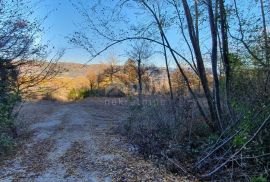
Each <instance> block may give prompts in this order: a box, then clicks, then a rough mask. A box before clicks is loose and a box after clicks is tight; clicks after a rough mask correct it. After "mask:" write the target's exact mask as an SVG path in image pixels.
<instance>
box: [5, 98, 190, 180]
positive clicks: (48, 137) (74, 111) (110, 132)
mask: <svg viewBox="0 0 270 182" xmlns="http://www.w3.org/2000/svg"><path fill="white" fill-rule="evenodd" d="M108 99H109V98H89V99H86V100H83V101H79V102H73V103H58V102H53V101H39V102H33V103H26V104H24V106H23V108H22V110H21V114H20V118H21V119H20V120H21V121H20V123H23V125H22V126H21V127H25V128H27V129H28V133H29V136H28V137H24V138H23V139H21V143H22V144H21V145H19V146H18V147H17V149H16V150H17V153H16V154H15V157H14V156H10V157H9V159H6V160H4V161H1V163H0V168H1V170H0V181H1V182H2V181H3V182H6V181H7V182H8V181H23V182H29V181H37V182H60V181H61V182H62V181H63V182H64V181H70V182H73V181H74V182H77V181H78V182H79V181H89V182H96V181H185V180H184V178H180V177H177V176H174V175H172V174H170V173H168V172H166V170H165V169H163V168H158V167H157V166H155V165H154V164H153V163H151V162H150V161H145V160H144V159H143V158H141V157H140V156H139V155H138V154H137V153H136V152H134V147H132V145H130V144H128V142H127V141H126V139H125V137H122V136H121V135H120V134H119V129H117V128H118V127H119V126H120V125H121V123H122V121H124V120H125V119H126V118H127V116H128V108H127V106H121V105H111V104H108V103H107V104H105V103H106V102H105V101H108ZM109 100H110V99H109Z"/></svg>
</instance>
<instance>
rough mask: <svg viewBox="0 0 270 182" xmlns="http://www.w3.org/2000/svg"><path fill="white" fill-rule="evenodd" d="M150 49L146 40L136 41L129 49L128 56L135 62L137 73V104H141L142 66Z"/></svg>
mask: <svg viewBox="0 0 270 182" xmlns="http://www.w3.org/2000/svg"><path fill="white" fill-rule="evenodd" d="M151 55H152V49H151V46H150V45H149V44H148V43H147V42H146V41H139V42H136V43H135V44H134V45H133V46H132V49H131V51H130V52H129V56H130V58H131V59H132V60H134V61H135V62H136V63H137V68H136V69H137V75H138V86H139V88H138V97H139V104H140V106H142V89H143V88H142V75H143V67H145V65H144V64H145V63H146V61H147V60H148V59H149V58H150V57H151Z"/></svg>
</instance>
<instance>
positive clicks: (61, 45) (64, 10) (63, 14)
mask: <svg viewBox="0 0 270 182" xmlns="http://www.w3.org/2000/svg"><path fill="white" fill-rule="evenodd" d="M30 1H31V2H33V4H34V6H35V7H36V8H35V14H34V16H35V17H37V18H39V19H43V18H44V17H45V16H47V15H48V17H47V18H46V20H45V21H44V22H43V23H42V26H43V27H44V31H43V35H42V37H43V39H42V40H43V42H47V41H49V42H50V45H51V46H54V47H55V50H60V49H66V52H65V55H64V56H63V57H62V58H61V61H65V62H77V63H82V64H84V63H87V62H88V61H89V59H90V57H91V56H90V55H89V53H88V52H86V51H85V50H83V49H82V48H79V47H75V46H74V45H72V44H71V43H69V42H68V37H71V36H72V35H73V34H74V32H75V31H79V30H80V28H81V25H83V24H84V21H85V19H84V18H83V17H82V15H81V14H80V13H79V12H78V10H76V8H75V7H74V6H73V5H72V3H71V2H70V1H72V0H30ZM73 1H82V2H85V3H89V4H91V3H92V2H94V1H101V0H73ZM247 1H250V0H247ZM247 1H242V2H241V1H240V2H239V3H240V4H241V8H242V9H246V12H245V11H244V12H243V15H248V14H250V12H251V11H250V9H249V8H246V6H247V7H248V6H249V5H250V4H249V3H245V2H247ZM103 2H106V6H112V2H113V0H106V1H105V0H103ZM125 11H126V12H125V13H126V14H127V16H129V15H130V14H131V13H132V12H130V11H131V9H127V10H125ZM255 13H259V12H255ZM105 16H106V14H105ZM130 21H131V22H136V21H144V20H141V19H140V20H138V19H136V17H135V16H134V14H133V16H132V17H131V18H130ZM145 21H146V22H147V20H145ZM119 26H120V25H119ZM207 26H208V24H207ZM116 27H117V26H116ZM178 29H179V28H178V27H176V28H175V30H176V31H174V32H167V36H168V39H169V40H170V42H171V44H172V46H173V47H177V48H178V50H180V51H181V53H183V54H184V55H188V52H187V47H186V46H185V45H184V44H183V40H180V39H179V36H178V35H179V32H177V31H179V30H178ZM177 34H178V35H177ZM200 36H201V39H202V40H204V45H202V49H204V52H207V51H208V50H209V48H211V39H210V37H209V30H208V32H207V30H206V31H202V32H201V33H200ZM204 36H205V37H204ZM127 45H128V44H124V45H120V46H115V47H113V48H111V49H109V50H108V51H107V52H105V53H103V54H102V55H101V56H99V57H97V58H96V59H95V60H93V61H91V63H100V62H106V60H108V59H109V57H110V56H111V55H115V56H116V57H118V58H119V59H120V61H121V62H122V63H123V62H124V61H125V60H127V59H128V57H127V56H126V54H125V53H124V54H123V52H125V50H127V47H128V46H127ZM155 46H156V45H155ZM98 48H100V47H98V45H97V49H98ZM151 62H152V63H154V64H155V65H157V66H164V58H163V57H162V55H160V54H155V55H154V56H152V57H151ZM170 63H171V64H170V65H171V66H174V64H173V61H171V59H170Z"/></svg>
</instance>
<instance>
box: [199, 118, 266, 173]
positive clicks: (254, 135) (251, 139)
mask: <svg viewBox="0 0 270 182" xmlns="http://www.w3.org/2000/svg"><path fill="white" fill-rule="evenodd" d="M269 119H270V115H268V117H267V118H266V119H265V120H264V121H263V123H262V124H261V126H260V127H259V128H258V129H257V131H256V132H255V133H254V134H253V136H252V137H251V138H250V139H249V140H248V141H247V142H246V143H245V144H244V145H243V146H242V147H241V148H240V149H239V150H238V151H236V152H235V153H234V154H233V155H231V156H230V157H229V158H228V159H227V160H226V161H225V162H223V163H222V164H221V165H219V166H218V167H217V168H215V169H214V170H213V171H211V172H210V173H207V174H204V175H202V176H201V177H202V178H205V177H210V176H212V175H213V174H215V173H216V172H217V171H219V170H220V169H221V168H222V167H223V166H225V165H226V164H227V163H228V162H230V161H231V160H232V159H233V158H234V157H235V156H236V155H238V154H239V153H240V152H241V151H242V150H243V149H244V148H245V147H246V146H247V145H248V144H249V143H250V142H251V141H253V140H254V138H255V137H256V136H257V135H258V134H259V133H260V131H261V130H262V129H263V128H264V126H265V125H266V123H267V122H268V121H269Z"/></svg>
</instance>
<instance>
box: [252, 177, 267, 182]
mask: <svg viewBox="0 0 270 182" xmlns="http://www.w3.org/2000/svg"><path fill="white" fill-rule="evenodd" d="M251 182H267V179H266V178H265V177H263V176H259V177H253V178H252V179H251Z"/></svg>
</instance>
